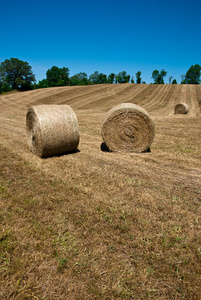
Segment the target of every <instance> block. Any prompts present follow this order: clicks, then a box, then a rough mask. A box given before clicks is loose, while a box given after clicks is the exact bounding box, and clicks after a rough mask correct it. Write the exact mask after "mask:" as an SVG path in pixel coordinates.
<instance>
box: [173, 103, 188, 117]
mask: <svg viewBox="0 0 201 300" xmlns="http://www.w3.org/2000/svg"><path fill="white" fill-rule="evenodd" d="M188 111H189V106H188V104H186V103H179V104H177V105H176V106H175V108H174V113H175V114H181V115H184V114H187V113H188Z"/></svg>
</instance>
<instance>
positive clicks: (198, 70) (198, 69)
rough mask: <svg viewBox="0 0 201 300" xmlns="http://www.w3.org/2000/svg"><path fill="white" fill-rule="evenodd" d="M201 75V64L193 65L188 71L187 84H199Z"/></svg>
mask: <svg viewBox="0 0 201 300" xmlns="http://www.w3.org/2000/svg"><path fill="white" fill-rule="evenodd" d="M200 75H201V66H200V65H198V64H196V65H194V66H193V65H192V66H191V67H190V69H189V70H188V71H187V72H186V75H185V81H186V82H185V83H187V84H199V83H200Z"/></svg>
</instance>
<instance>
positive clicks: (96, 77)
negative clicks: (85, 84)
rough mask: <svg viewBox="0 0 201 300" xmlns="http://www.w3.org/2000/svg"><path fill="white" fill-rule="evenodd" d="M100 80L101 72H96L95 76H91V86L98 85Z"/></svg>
mask: <svg viewBox="0 0 201 300" xmlns="http://www.w3.org/2000/svg"><path fill="white" fill-rule="evenodd" d="M98 80H99V72H98V71H95V72H94V73H93V74H91V75H90V76H89V82H90V84H98Z"/></svg>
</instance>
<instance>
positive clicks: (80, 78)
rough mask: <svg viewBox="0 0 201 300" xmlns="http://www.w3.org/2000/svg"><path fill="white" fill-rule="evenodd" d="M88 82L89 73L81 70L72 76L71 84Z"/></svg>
mask: <svg viewBox="0 0 201 300" xmlns="http://www.w3.org/2000/svg"><path fill="white" fill-rule="evenodd" d="M88 83H89V82H88V78H87V74H86V73H84V72H80V73H78V74H75V75H73V76H72V77H70V85H87V84H88Z"/></svg>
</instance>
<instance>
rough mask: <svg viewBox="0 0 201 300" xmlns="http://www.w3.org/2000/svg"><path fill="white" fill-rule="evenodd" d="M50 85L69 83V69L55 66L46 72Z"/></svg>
mask: <svg viewBox="0 0 201 300" xmlns="http://www.w3.org/2000/svg"><path fill="white" fill-rule="evenodd" d="M46 77H47V83H48V86H50V87H53V86H66V85H68V84H69V81H70V79H69V69H68V68H65V67H63V68H58V67H56V66H53V67H52V68H51V69H48V70H47V72H46Z"/></svg>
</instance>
